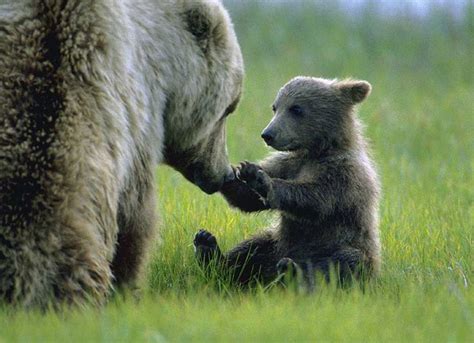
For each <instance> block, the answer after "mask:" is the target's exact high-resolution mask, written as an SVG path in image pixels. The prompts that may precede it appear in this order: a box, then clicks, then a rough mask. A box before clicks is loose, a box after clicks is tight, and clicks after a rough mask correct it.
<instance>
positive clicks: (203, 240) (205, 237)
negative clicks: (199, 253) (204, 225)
mask: <svg viewBox="0 0 474 343" xmlns="http://www.w3.org/2000/svg"><path fill="white" fill-rule="evenodd" d="M193 243H194V247H196V248H197V247H207V248H209V249H216V248H217V239H216V237H214V235H213V234H212V233H210V232H209V231H206V230H199V231H198V233H196V235H195V236H194V241H193Z"/></svg>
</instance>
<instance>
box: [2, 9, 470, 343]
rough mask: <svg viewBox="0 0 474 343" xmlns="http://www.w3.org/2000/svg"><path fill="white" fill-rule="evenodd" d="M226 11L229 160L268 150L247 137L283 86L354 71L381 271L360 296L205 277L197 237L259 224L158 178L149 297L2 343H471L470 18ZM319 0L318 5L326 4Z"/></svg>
mask: <svg viewBox="0 0 474 343" xmlns="http://www.w3.org/2000/svg"><path fill="white" fill-rule="evenodd" d="M329 3H330V2H320V3H319V6H312V5H308V4H302V5H299V6H297V8H296V9H294V10H292V11H289V10H287V9H284V8H281V7H270V8H265V7H264V6H261V5H255V4H253V5H252V4H250V5H248V6H233V7H231V15H232V17H233V19H234V22H235V27H236V30H237V33H238V36H239V40H240V43H241V45H242V49H243V53H244V58H245V61H246V72H247V76H246V80H245V88H244V96H243V99H242V102H241V105H240V107H239V109H238V111H237V112H236V113H235V115H232V116H231V117H230V118H229V123H228V146H229V151H230V156H231V159H232V161H233V162H238V161H240V160H242V159H249V160H257V159H259V158H261V157H263V156H265V155H266V154H267V153H268V149H267V148H265V146H264V144H263V142H262V141H261V139H260V137H259V136H260V135H259V133H260V131H261V130H262V129H263V127H265V125H266V123H267V122H268V121H269V120H270V118H271V111H270V105H271V103H272V101H273V99H274V96H275V94H276V92H277V90H278V89H279V87H280V86H281V85H283V84H284V83H285V82H286V81H288V79H290V78H291V77H293V76H295V75H301V74H304V75H315V76H323V77H330V78H332V77H339V78H343V77H347V76H353V77H356V78H362V79H366V80H368V81H370V82H371V83H372V85H373V93H372V95H371V96H370V97H369V99H368V100H367V101H366V103H364V104H363V105H362V107H361V109H360V115H361V117H362V118H363V120H364V122H365V123H366V125H367V129H366V133H367V136H368V137H369V138H370V139H371V141H372V147H373V151H374V155H375V158H376V161H377V164H378V166H379V171H380V175H381V178H382V182H383V190H384V191H383V201H382V205H381V227H380V229H381V236H382V244H383V261H384V263H383V270H382V273H381V275H380V278H379V279H378V280H376V281H374V282H372V283H371V284H370V285H368V287H367V289H366V290H365V291H364V292H362V291H361V290H359V289H357V288H354V289H350V290H340V289H335V288H334V287H332V286H330V285H329V286H327V287H326V286H325V287H322V288H321V289H320V290H319V291H318V292H316V293H315V294H313V295H310V296H307V295H298V294H295V293H294V292H292V291H285V290H282V289H270V290H264V289H262V288H259V289H256V290H255V291H252V292H247V293H245V292H239V291H237V290H235V289H233V288H231V287H228V285H226V284H225V283H222V282H219V281H216V280H206V279H205V278H204V277H203V275H202V273H201V271H200V270H199V268H198V267H197V265H196V263H195V261H194V258H193V249H192V244H191V242H192V238H193V234H194V232H195V231H196V230H197V229H198V228H200V227H205V228H209V229H210V230H212V231H213V232H214V233H216V234H217V236H218V238H219V240H220V242H221V244H222V246H223V247H224V248H229V247H231V246H232V245H234V244H235V243H237V242H238V241H240V240H242V239H243V238H245V237H248V236H250V235H251V234H252V233H254V232H256V231H257V230H259V229H261V228H264V227H265V225H267V224H268V222H269V221H270V220H271V218H272V215H271V214H259V215H244V214H241V213H239V212H236V211H233V210H231V209H229V208H228V206H227V205H226V203H225V202H224V201H223V200H222V199H221V198H220V196H218V195H213V196H206V195H205V194H203V193H201V192H200V191H199V190H197V189H196V188H195V187H194V186H193V185H191V184H189V183H187V182H186V181H185V180H184V179H183V178H182V177H181V176H180V175H178V174H176V173H175V172H173V171H172V170H170V169H169V168H166V167H160V168H159V169H158V173H157V185H158V193H159V199H160V200H159V204H158V205H157V206H158V210H159V213H160V214H161V222H162V223H161V240H160V243H159V244H157V245H156V247H155V249H154V251H153V257H152V261H151V264H150V268H149V272H148V274H147V280H146V286H145V289H146V295H145V296H144V298H143V299H142V300H141V301H139V302H136V301H135V300H134V299H133V298H132V297H130V296H129V297H125V299H123V298H121V297H115V298H114V299H112V301H111V303H110V304H109V305H107V306H106V307H105V308H103V309H100V310H96V309H88V310H83V311H75V312H67V313H62V314H55V313H48V314H47V315H40V314H37V313H25V312H22V311H17V312H15V311H13V312H12V311H11V310H5V309H4V310H3V311H1V313H0V342H11V341H13V342H15V341H20V342H23V341H24V342H30V341H45V340H48V341H150V342H162V341H163V342H164V341H179V340H182V341H188V340H193V341H205V342H207V341H271V342H273V341H296V342H300V341H315V340H319V341H334V340H341V341H351V342H358V341H370V342H381V341H427V342H446V341H455V342H462V341H473V339H474V292H473V285H472V283H473V282H474V256H473V246H474V180H473V175H474V173H473V169H474V138H473V137H474V57H473V56H474V41H473V39H474V28H473V22H474V19H473V18H474V12H473V6H472V5H471V7H470V8H466V11H465V17H464V18H460V20H459V21H455V20H453V19H452V18H451V17H450V16H449V15H447V14H446V11H444V10H442V9H441V10H436V9H433V10H432V11H431V13H430V14H429V16H428V17H426V18H423V19H421V18H413V17H410V16H406V15H403V14H401V15H399V16H397V17H394V18H388V19H387V18H381V17H378V16H374V15H371V14H370V13H371V12H370V6H374V5H373V4H375V2H372V5H369V6H368V7H367V10H366V11H365V12H364V13H363V14H362V16H361V17H360V18H352V17H349V16H346V15H344V14H343V12H342V11H341V10H340V9H338V7H337V6H336V5H330V6H329V5H327V4H329ZM325 4H326V5H325Z"/></svg>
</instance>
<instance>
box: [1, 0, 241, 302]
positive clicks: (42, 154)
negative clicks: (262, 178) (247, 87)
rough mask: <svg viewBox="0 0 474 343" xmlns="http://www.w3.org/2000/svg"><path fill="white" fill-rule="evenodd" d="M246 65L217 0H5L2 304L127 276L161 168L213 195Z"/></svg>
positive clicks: (133, 272)
mask: <svg viewBox="0 0 474 343" xmlns="http://www.w3.org/2000/svg"><path fill="white" fill-rule="evenodd" d="M242 74H243V65H242V57H241V53H240V49H239V46H238V43H237V40H236V37H235V34H234V31H233V28H232V24H231V22H230V20H229V18H228V15H227V13H226V12H225V10H224V9H223V7H222V5H220V4H219V3H218V2H217V1H210V0H200V1H197V0H189V1H184V0H176V1H171V0H138V1H135V0H133V1H132V0H125V1H118V0H31V1H30V0H7V1H6V2H5V1H2V3H1V4H0V302H7V303H12V304H16V305H19V306H26V307H30V306H34V307H45V306H49V305H51V304H60V303H72V304H81V303H83V302H84V301H85V300H86V299H89V300H90V299H91V300H92V301H93V302H95V303H101V302H102V301H103V300H104V299H105V297H106V296H107V294H108V292H109V291H110V289H111V288H112V285H113V284H114V283H115V284H116V285H119V286H121V285H127V284H130V283H132V284H133V283H134V282H135V280H136V279H137V277H138V275H139V274H140V269H141V266H142V265H143V261H144V258H145V255H146V250H147V245H148V242H149V241H150V240H151V238H152V235H153V231H154V230H153V226H154V222H155V220H154V216H153V213H154V207H155V203H154V194H155V190H154V177H153V174H154V168H155V165H156V164H157V163H160V162H163V163H167V164H169V165H171V166H173V167H174V168H176V169H177V170H179V171H180V172H181V173H183V175H185V177H187V178H188V179H189V180H190V181H192V182H194V183H195V184H197V185H199V186H200V187H201V188H202V189H203V190H204V191H206V192H208V193H212V192H215V191H216V190H218V189H219V188H220V186H221V184H222V182H223V181H224V179H225V178H226V177H230V176H231V175H232V174H231V169H230V165H229V162H228V158H227V152H226V146H225V127H224V124H225V116H226V114H228V112H231V111H233V109H234V108H235V106H236V104H237V102H238V99H239V96H240V91H241V83H242Z"/></svg>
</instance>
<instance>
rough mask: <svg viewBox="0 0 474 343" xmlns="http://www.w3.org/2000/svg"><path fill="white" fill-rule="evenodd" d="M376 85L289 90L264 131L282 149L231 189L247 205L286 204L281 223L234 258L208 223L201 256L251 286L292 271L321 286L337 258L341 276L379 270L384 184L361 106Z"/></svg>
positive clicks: (323, 83)
mask: <svg viewBox="0 0 474 343" xmlns="http://www.w3.org/2000/svg"><path fill="white" fill-rule="evenodd" d="M370 90H371V86H370V84H369V83H368V82H366V81H354V80H344V81H337V80H326V79H321V78H312V77H296V78H294V79H292V80H291V81H290V82H288V83H287V84H286V85H285V86H283V87H282V88H281V89H280V91H279V92H278V95H277V97H276V99H275V102H274V104H273V111H274V112H275V116H274V117H273V119H272V121H271V122H270V124H268V126H267V128H266V129H265V130H264V131H263V133H262V138H263V139H264V140H265V141H266V142H267V144H268V145H269V146H271V147H273V148H275V149H276V150H278V151H279V152H278V153H276V154H273V155H271V156H270V157H268V158H267V159H265V160H264V161H262V162H260V163H259V164H258V165H257V164H253V163H249V162H243V163H241V164H240V166H239V167H238V168H237V175H240V176H239V178H238V179H234V180H231V181H229V182H227V183H225V185H224V187H223V188H222V194H223V195H224V196H225V197H226V199H227V200H228V201H229V203H230V204H231V205H233V206H236V207H237V208H239V209H241V210H243V211H246V212H254V211H262V210H276V211H278V212H279V214H280V216H279V221H278V224H276V225H275V227H274V228H272V229H271V230H266V231H264V232H262V233H260V234H258V235H256V236H254V237H252V238H250V239H248V240H245V241H243V242H241V243H240V244H238V245H237V246H236V247H234V248H233V249H232V250H231V251H229V252H228V253H227V254H225V255H224V254H222V253H221V252H220V249H219V247H218V245H217V240H216V238H215V237H214V236H213V235H212V234H211V233H209V232H207V231H205V230H201V231H199V232H198V233H197V234H196V237H195V240H194V245H195V247H196V255H197V258H198V259H199V261H200V262H203V263H204V264H206V263H208V262H209V261H210V259H211V258H213V257H215V258H218V260H219V261H220V262H219V263H218V265H219V266H223V267H224V269H226V270H230V271H231V274H233V276H234V277H235V279H236V281H238V282H240V283H242V284H246V283H249V282H251V281H254V280H255V279H260V280H261V281H263V282H268V281H271V280H274V279H275V278H276V277H277V275H278V273H280V274H281V273H284V272H286V271H288V269H292V270H293V271H294V272H296V271H298V270H299V271H301V272H302V274H303V275H302V276H304V277H305V279H306V280H307V281H309V285H312V281H313V277H314V272H315V271H319V272H321V273H322V274H323V275H324V276H325V277H326V278H327V279H329V276H330V266H331V265H333V266H335V267H336V269H337V270H338V272H339V275H338V276H339V278H338V280H340V281H344V280H348V279H351V278H352V276H355V277H356V278H357V277H360V276H361V272H363V273H364V276H370V275H373V274H375V273H377V272H378V270H379V267H380V242H379V229H378V204H379V193H380V186H379V180H378V176H377V173H376V171H375V167H374V164H373V162H372V161H371V159H370V157H369V154H368V151H367V150H368V149H367V144H366V142H365V139H364V137H363V135H362V132H361V129H360V126H361V125H360V122H359V120H358V118H357V115H356V113H355V106H356V105H357V104H359V103H361V102H362V101H363V100H364V99H365V98H366V97H367V96H368V95H369V93H370Z"/></svg>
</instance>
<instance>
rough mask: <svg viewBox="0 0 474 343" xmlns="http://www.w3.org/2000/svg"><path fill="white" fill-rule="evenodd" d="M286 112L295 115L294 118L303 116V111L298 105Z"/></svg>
mask: <svg viewBox="0 0 474 343" xmlns="http://www.w3.org/2000/svg"><path fill="white" fill-rule="evenodd" d="M288 111H289V112H290V113H291V114H293V115H295V116H301V115H302V114H303V109H302V108H301V106H299V105H293V106H291V107H290V108H289V109H288Z"/></svg>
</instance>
